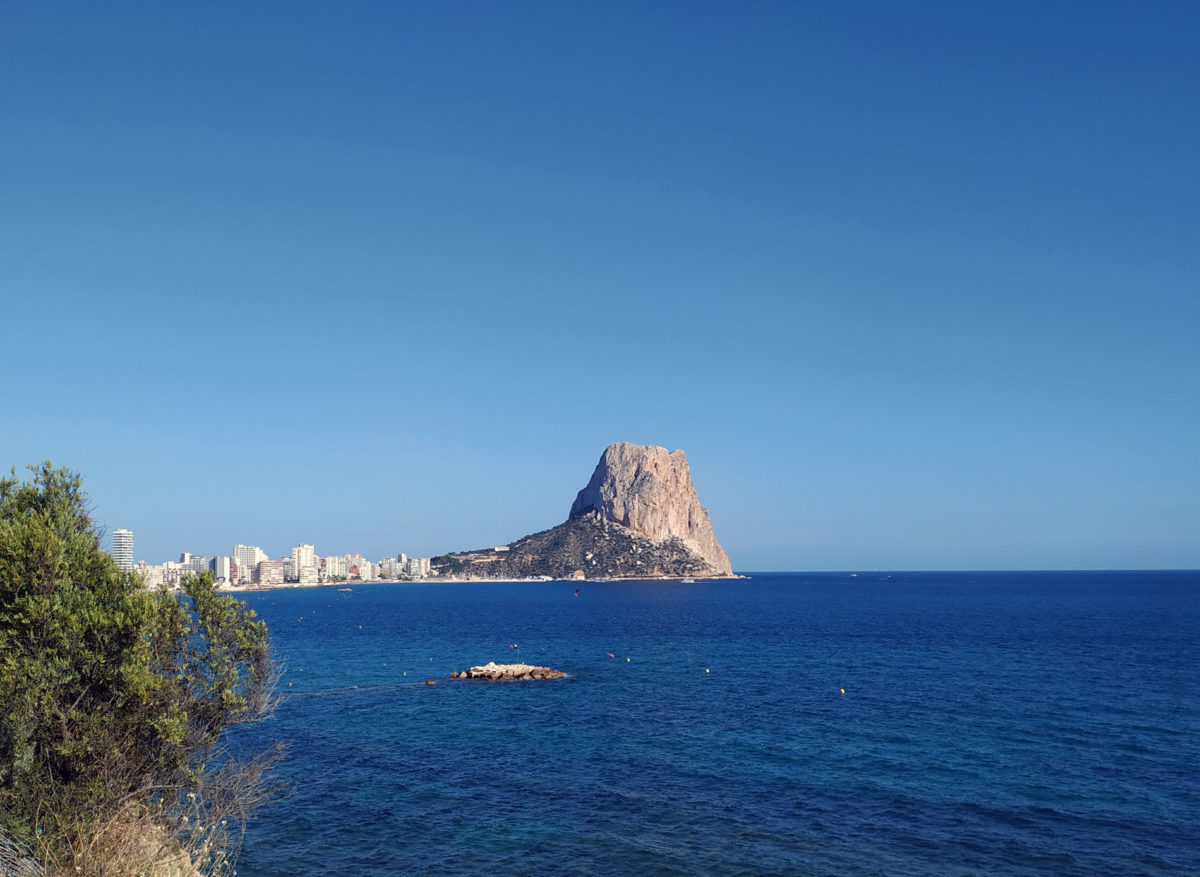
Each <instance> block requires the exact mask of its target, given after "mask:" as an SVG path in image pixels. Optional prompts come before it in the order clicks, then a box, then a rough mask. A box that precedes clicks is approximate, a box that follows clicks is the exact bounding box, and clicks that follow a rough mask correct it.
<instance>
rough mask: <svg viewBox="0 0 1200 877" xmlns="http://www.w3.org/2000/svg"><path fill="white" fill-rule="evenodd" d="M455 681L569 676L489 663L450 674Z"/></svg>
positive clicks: (533, 668)
mask: <svg viewBox="0 0 1200 877" xmlns="http://www.w3.org/2000/svg"><path fill="white" fill-rule="evenodd" d="M450 675H451V676H452V677H453V678H455V679H486V680H488V681H489V682H509V681H515V680H519V679H562V678H563V677H564V676H566V675H567V674H566V673H564V672H562V671H561V670H552V669H551V668H549V667H535V666H533V665H532V664H497V663H496V662H495V661H489V662H488V663H486V664H484V665H483V666H481V667H472V668H471V669H470V670H463V671H462V672H461V673H451V674H450Z"/></svg>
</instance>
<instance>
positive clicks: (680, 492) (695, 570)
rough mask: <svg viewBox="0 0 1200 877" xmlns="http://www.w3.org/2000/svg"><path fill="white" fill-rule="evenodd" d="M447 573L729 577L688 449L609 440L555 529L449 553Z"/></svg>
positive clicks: (441, 562)
mask: <svg viewBox="0 0 1200 877" xmlns="http://www.w3.org/2000/svg"><path fill="white" fill-rule="evenodd" d="M431 565H432V566H433V567H434V568H435V569H436V570H437V572H438V574H439V575H441V576H445V577H460V578H481V579H521V578H528V577H531V576H545V577H549V578H553V579H566V578H683V577H688V578H695V577H718V576H731V575H732V574H733V571H732V568H731V567H730V563H729V557H728V555H726V554H725V550H724V549H723V548H721V546H720V544H719V543H718V542H717V537H716V535H715V534H714V533H713V529H712V524H711V523H710V522H709V519H708V512H707V511H705V510H704V508H703V507H702V506H701V505H700V500H699V499H698V498H697V496H696V488H695V487H694V486H693V485H692V479H691V474H690V472H689V470H688V462H687V456H686V455H685V454H684V453H683V451H674V452H671V453H668V452H667V450H666V448H658V447H641V446H639V445H631V444H627V443H625V442H620V443H617V444H614V445H610V446H609V447H608V449H607V450H605V452H604V455H603V456H602V457H601V458H600V463H599V464H598V465H597V466H596V470H595V471H594V472H593V473H592V478H591V480H590V481H589V482H588V484H587V486H586V487H585V488H583V490H581V491H579V494H578V495H577V496H576V498H575V502H574V504H573V505H572V506H571V514H570V517H569V518H568V519H567V520H566V521H565V522H564V523H562V524H559V525H558V526H557V527H552V528H550V529H549V530H543V531H541V532H540V533H533V534H532V535H529V536H526V537H524V538H522V539H518V540H517V541H516V542H513V543H511V544H510V545H506V546H501V547H500V548H489V549H484V550H481V551H468V552H462V553H457V554H446V555H442V556H440V557H435V558H432V560H431Z"/></svg>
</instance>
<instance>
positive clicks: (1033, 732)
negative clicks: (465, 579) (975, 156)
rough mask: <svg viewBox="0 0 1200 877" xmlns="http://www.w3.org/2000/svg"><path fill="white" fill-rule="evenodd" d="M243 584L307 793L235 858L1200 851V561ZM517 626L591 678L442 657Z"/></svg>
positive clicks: (742, 870)
mask: <svg viewBox="0 0 1200 877" xmlns="http://www.w3.org/2000/svg"><path fill="white" fill-rule="evenodd" d="M576 587H579V588H580V595H579V596H578V597H575V596H574V593H575V589H576ZM247 599H248V602H249V603H251V604H252V605H253V606H254V608H255V609H256V610H258V612H259V613H260V614H261V615H262V616H263V617H264V618H265V619H266V620H267V621H268V623H269V624H270V626H271V630H272V633H273V638H274V642H275V645H276V648H277V651H278V653H279V654H280V656H281V658H282V659H283V660H284V661H285V662H286V664H287V667H288V669H287V673H286V675H285V677H284V682H283V694H284V698H283V702H282V703H281V705H280V708H279V710H278V711H277V714H276V716H275V718H274V719H272V720H269V721H268V722H265V723H262V724H260V725H256V726H253V727H247V728H245V729H241V732H240V733H239V735H238V738H237V740H236V741H235V742H237V743H238V744H246V745H255V744H256V743H259V742H262V741H266V740H276V739H281V740H286V741H288V742H290V743H291V744H292V750H291V754H290V757H289V759H288V761H287V762H286V763H285V765H284V767H283V770H282V773H283V774H284V776H285V777H287V778H288V779H291V780H293V781H294V782H295V784H296V793H295V794H294V795H293V796H292V797H290V798H288V799H287V800H285V801H282V802H279V803H277V804H275V805H273V806H272V808H271V809H270V810H269V811H267V812H265V813H264V814H263V815H262V816H261V817H260V818H259V819H257V820H256V821H254V822H252V823H251V825H250V828H249V832H248V835H247V838H246V843H245V847H244V851H243V853H242V857H241V859H240V861H239V866H238V872H239V874H240V875H242V877H275V875H310V874H311V875H316V874H362V875H384V874H388V875H392V874H484V873H488V874H490V873H502V874H531V875H532V874H612V875H628V874H713V875H734V874H829V875H834V874H838V875H842V874H888V875H892V874H954V875H965V874H1029V873H1043V874H1080V875H1083V874H1087V875H1093V874H1195V873H1200V780H1197V774H1198V773H1200V770H1198V769H1197V765H1200V682H1198V681H1197V676H1198V673H1197V670H1198V660H1197V645H1198V644H1200V573H1126V572H1121V573H893V574H890V575H889V574H884V573H880V574H874V573H871V574H866V573H864V574H860V575H858V576H857V577H855V578H850V577H849V576H848V575H845V574H840V575H839V574H800V573H773V574H762V575H754V576H753V578H752V579H750V580H749V581H741V582H717V583H705V582H701V583H697V584H679V583H662V582H637V583H634V582H625V583H583V584H582V585H579V584H578V583H566V582H550V583H519V584H463V585H431V584H407V585H406V584H397V585H370V586H359V587H356V588H354V590H353V592H351V593H341V592H338V591H336V590H333V589H313V590H308V589H306V590H295V591H273V592H270V593H264V594H254V595H250V596H248V598H247ZM513 644H519V646H520V657H521V659H522V660H524V661H526V662H528V663H537V664H546V665H549V666H553V667H556V668H559V669H561V670H564V671H566V672H567V673H568V674H569V678H567V679H565V680H558V681H547V682H531V683H509V684H488V683H479V682H466V681H463V682H460V681H457V680H450V679H449V678H448V677H449V674H450V672H451V671H452V670H459V669H465V668H466V667H468V666H470V665H472V664H478V663H485V662H487V661H489V660H495V661H497V662H506V661H513V660H516V657H517V655H516V651H515V650H514V649H511V648H509V646H511V645H513ZM610 653H611V654H612V655H613V657H609V654H610ZM427 678H432V679H435V680H437V682H438V684H437V685H435V686H427V685H425V684H424V682H425V680H426V679H427ZM843 689H844V691H845V693H844V694H843V693H842V690H843Z"/></svg>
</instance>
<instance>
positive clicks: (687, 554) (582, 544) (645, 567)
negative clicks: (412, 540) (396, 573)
mask: <svg viewBox="0 0 1200 877" xmlns="http://www.w3.org/2000/svg"><path fill="white" fill-rule="evenodd" d="M430 563H431V565H432V566H433V567H435V568H436V569H437V570H438V574H439V575H442V576H477V577H480V578H514V579H520V578H525V577H527V576H550V577H551V578H555V579H565V578H570V577H571V576H572V575H573V574H574V573H576V572H582V573H583V574H584V575H585V576H588V577H596V578H599V577H607V576H612V577H622V578H635V577H642V576H645V577H654V576H697V575H704V574H705V573H707V572H708V571H709V567H708V564H707V562H705V560H704V559H703V558H701V557H700V556H699V555H697V554H695V553H694V552H693V551H691V550H690V549H689V548H688V547H687V546H686V545H684V544H683V541H682V540H680V539H678V538H675V539H670V540H667V541H666V542H653V541H651V540H649V539H645V538H642V537H641V536H639V535H637V534H636V533H634V532H632V531H631V530H629V529H627V528H626V527H622V526H621V525H620V524H615V523H613V522H612V521H608V520H605V519H604V518H603V517H602V516H601V515H599V514H596V513H595V512H591V513H588V514H584V515H580V516H578V517H575V518H571V519H570V520H568V521H565V522H564V523H562V524H559V525H558V526H557V527H552V528H550V529H549V530H543V531H542V532H540V533H533V534H531V535H529V536H525V537H524V538H522V539H518V540H517V541H516V542H514V543H513V544H512V545H511V546H509V549H508V550H507V551H495V550H492V549H484V550H481V551H468V552H462V553H459V554H444V555H441V556H440V557H434V558H432V559H431V560H430Z"/></svg>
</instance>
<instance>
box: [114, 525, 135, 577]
mask: <svg viewBox="0 0 1200 877" xmlns="http://www.w3.org/2000/svg"><path fill="white" fill-rule="evenodd" d="M112 553H113V560H115V561H116V562H117V569H123V570H131V569H133V531H132V530H113V551H112Z"/></svg>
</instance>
